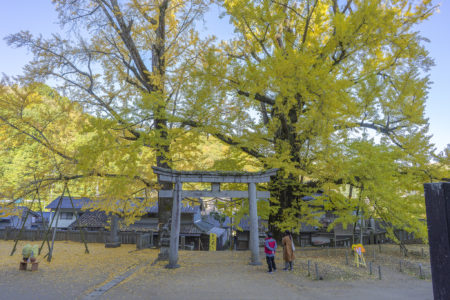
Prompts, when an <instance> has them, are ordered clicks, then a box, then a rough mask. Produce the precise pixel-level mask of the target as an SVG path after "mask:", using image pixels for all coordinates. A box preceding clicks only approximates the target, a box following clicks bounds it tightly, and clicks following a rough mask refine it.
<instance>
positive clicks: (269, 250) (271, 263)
mask: <svg viewBox="0 0 450 300" xmlns="http://www.w3.org/2000/svg"><path fill="white" fill-rule="evenodd" d="M276 250H277V242H276V241H275V240H274V239H273V237H272V233H270V232H268V233H267V237H266V239H265V241H264V252H265V253H266V261H267V266H268V267H269V271H267V272H268V273H273V272H275V271H276V270H277V266H276V265H275V251H276Z"/></svg>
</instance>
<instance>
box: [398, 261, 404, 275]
mask: <svg viewBox="0 0 450 300" xmlns="http://www.w3.org/2000/svg"><path fill="white" fill-rule="evenodd" d="M398 266H399V271H400V273H402V272H403V269H402V261H401V260H400V261H399V262H398Z"/></svg>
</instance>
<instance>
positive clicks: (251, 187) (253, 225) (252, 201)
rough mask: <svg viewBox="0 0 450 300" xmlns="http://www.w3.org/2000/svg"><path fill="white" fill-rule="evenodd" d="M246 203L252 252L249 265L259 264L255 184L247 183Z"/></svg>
mask: <svg viewBox="0 0 450 300" xmlns="http://www.w3.org/2000/svg"><path fill="white" fill-rule="evenodd" d="M248 203H249V211H250V245H249V246H250V251H251V253H252V257H251V261H250V264H251V265H261V261H260V260H259V230H258V203H257V199H256V184H255V183H254V182H250V183H249V184H248Z"/></svg>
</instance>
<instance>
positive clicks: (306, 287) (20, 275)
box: [0, 241, 433, 300]
mask: <svg viewBox="0 0 450 300" xmlns="http://www.w3.org/2000/svg"><path fill="white" fill-rule="evenodd" d="M28 243H31V244H33V242H28ZM24 244H25V243H21V244H20V245H19V247H18V251H17V252H16V254H15V255H14V256H9V252H10V251H11V249H12V246H13V243H12V242H11V241H0V299H83V298H84V297H85V296H86V295H88V294H89V293H90V292H92V291H94V289H95V288H98V287H100V286H102V285H104V284H105V283H107V282H110V281H111V280H112V279H113V278H115V277H116V276H118V275H120V274H123V273H124V272H125V271H127V270H129V269H130V268H134V267H137V268H136V272H134V273H133V274H132V275H131V276H130V277H128V278H127V279H125V280H124V281H123V282H121V283H120V284H118V285H117V286H115V287H113V288H111V289H110V290H108V291H107V292H106V293H105V294H104V295H103V296H101V297H100V299H127V300H131V299H279V298H283V299H318V300H325V299H333V300H339V299H346V300H347V299H369V300H370V299H418V300H419V299H420V300H425V299H432V298H433V297H432V286H431V281H430V279H429V278H430V275H429V259H428V258H427V256H426V255H427V251H424V252H425V257H422V256H421V247H423V246H413V247H411V249H413V253H412V254H413V255H410V256H409V257H408V258H405V257H402V256H401V255H400V252H399V251H398V247H395V246H389V245H383V246H382V249H381V250H382V251H381V253H380V252H379V249H378V248H373V249H372V248H370V247H369V248H367V252H366V261H367V263H368V262H369V261H373V263H372V267H373V272H374V274H373V275H369V271H368V268H360V269H357V268H355V267H354V266H353V265H351V263H352V257H351V254H350V255H349V265H346V259H345V252H346V250H345V249H337V250H334V249H331V250H324V249H316V248H312V249H301V250H299V249H297V251H296V256H297V259H296V263H295V266H294V271H291V272H289V271H287V272H286V271H282V270H281V269H282V267H283V266H282V260H281V254H279V255H278V256H277V259H276V262H277V265H278V271H277V272H275V273H274V274H268V273H267V272H266V271H267V270H266V268H267V267H266V265H265V261H264V256H263V255H262V253H261V261H262V262H263V263H264V264H262V265H261V266H250V265H248V264H247V263H248V261H249V256H250V253H249V252H248V251H237V252H233V251H220V252H203V251H202V252H197V251H180V259H179V263H180V265H181V267H180V268H178V269H175V270H168V269H165V268H164V263H162V262H161V263H157V264H156V265H154V266H152V265H151V264H146V263H147V262H149V261H153V260H154V259H155V258H156V257H157V250H154V249H146V250H140V251H136V250H135V246H134V245H122V246H121V247H120V248H117V249H105V248H104V245H103V244H90V245H89V250H90V254H84V246H83V244H79V243H72V242H57V243H56V244H55V252H54V260H53V261H52V262H51V263H47V262H46V261H45V260H44V259H42V258H39V260H40V266H39V267H40V270H39V271H38V272H23V271H22V272H21V271H18V265H19V261H20V256H21V255H20V252H21V249H22V246H23V245H24ZM372 250H374V251H375V260H373V251H372ZM371 251H372V252H371ZM417 253H419V255H417ZM308 260H309V261H310V263H311V272H310V273H311V274H310V276H308V270H307V262H308ZM400 260H402V272H400V270H399V261H400ZM315 263H318V269H319V274H320V276H321V277H322V278H323V280H315V273H314V264H315ZM419 263H420V264H422V267H423V268H422V269H423V273H424V275H425V279H419V276H418V273H417V272H416V266H418V264H419ZM378 265H380V266H381V270H382V280H379V279H378V273H377V272H378Z"/></svg>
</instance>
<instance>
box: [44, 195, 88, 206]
mask: <svg viewBox="0 0 450 300" xmlns="http://www.w3.org/2000/svg"><path fill="white" fill-rule="evenodd" d="M60 198H61V197H58V198H56V199H55V200H53V201H52V202H51V203H50V204H49V205H47V206H46V207H45V208H47V209H56V207H57V206H58V201H59V199H60ZM72 201H73V206H74V207H75V208H82V207H83V206H85V205H86V204H88V203H89V202H91V201H92V200H91V199H89V198H86V197H82V198H72ZM61 208H72V203H70V198H69V197H66V196H64V197H63V198H62V202H61Z"/></svg>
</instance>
